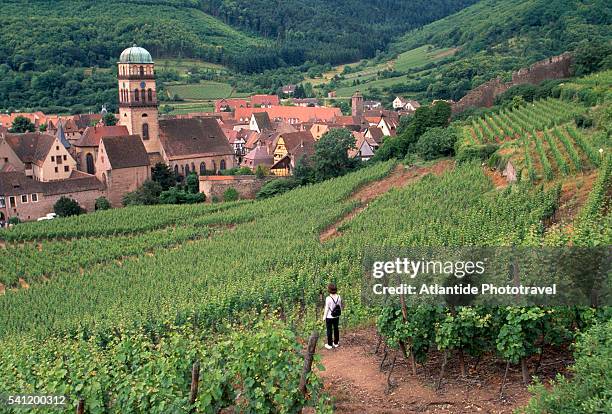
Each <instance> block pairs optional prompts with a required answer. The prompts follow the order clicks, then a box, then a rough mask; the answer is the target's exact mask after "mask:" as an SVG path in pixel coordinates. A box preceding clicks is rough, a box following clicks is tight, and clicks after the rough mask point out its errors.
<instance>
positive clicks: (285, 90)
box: [281, 85, 296, 95]
mask: <svg viewBox="0 0 612 414" xmlns="http://www.w3.org/2000/svg"><path fill="white" fill-rule="evenodd" d="M295 88H296V85H285V86H283V87H282V88H281V93H282V94H283V95H293V94H294V93H295Z"/></svg>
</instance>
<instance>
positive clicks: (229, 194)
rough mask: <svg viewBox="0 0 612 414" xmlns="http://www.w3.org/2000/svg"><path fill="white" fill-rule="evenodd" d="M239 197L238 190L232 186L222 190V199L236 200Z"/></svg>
mask: <svg viewBox="0 0 612 414" xmlns="http://www.w3.org/2000/svg"><path fill="white" fill-rule="evenodd" d="M239 198H240V194H238V190H236V189H235V188H234V187H230V188H228V189H227V190H225V191H224V192H223V201H236V200H238V199H239Z"/></svg>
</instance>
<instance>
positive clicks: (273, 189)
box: [257, 178, 300, 200]
mask: <svg viewBox="0 0 612 414" xmlns="http://www.w3.org/2000/svg"><path fill="white" fill-rule="evenodd" d="M299 185H300V183H299V182H298V181H297V180H296V179H294V178H279V179H276V180H273V181H270V182H269V183H266V184H265V185H264V186H263V187H261V190H259V192H258V193H257V199H258V200H262V199H265V198H270V197H274V196H277V195H280V194H283V193H285V192H287V191H289V190H292V189H294V188H296V187H297V186H299Z"/></svg>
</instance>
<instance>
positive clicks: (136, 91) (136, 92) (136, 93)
mask: <svg viewBox="0 0 612 414" xmlns="http://www.w3.org/2000/svg"><path fill="white" fill-rule="evenodd" d="M134 100H135V101H136V102H138V101H139V100H140V97H139V96H138V89H134Z"/></svg>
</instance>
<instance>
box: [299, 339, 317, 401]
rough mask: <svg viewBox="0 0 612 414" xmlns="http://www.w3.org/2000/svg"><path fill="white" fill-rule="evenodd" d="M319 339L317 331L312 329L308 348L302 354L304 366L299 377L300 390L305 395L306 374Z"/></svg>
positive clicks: (308, 372)
mask: <svg viewBox="0 0 612 414" xmlns="http://www.w3.org/2000/svg"><path fill="white" fill-rule="evenodd" d="M318 340H319V331H317V330H314V331H312V334H311V335H310V339H308V348H306V355H304V368H302V376H301V377H300V392H301V393H302V395H304V396H306V386H307V385H308V374H310V371H312V361H313V359H314V354H315V351H316V350H317V341H318Z"/></svg>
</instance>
